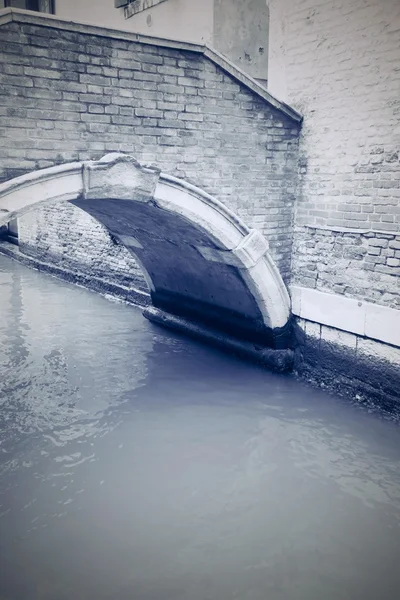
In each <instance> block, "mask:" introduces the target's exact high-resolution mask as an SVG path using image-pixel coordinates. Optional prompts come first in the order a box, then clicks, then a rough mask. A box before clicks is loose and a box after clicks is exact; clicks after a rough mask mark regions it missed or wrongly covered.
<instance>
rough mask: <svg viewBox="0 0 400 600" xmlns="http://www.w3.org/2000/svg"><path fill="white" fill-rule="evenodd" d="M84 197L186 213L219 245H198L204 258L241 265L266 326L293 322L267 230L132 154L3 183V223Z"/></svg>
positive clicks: (0, 216) (0, 186)
mask: <svg viewBox="0 0 400 600" xmlns="http://www.w3.org/2000/svg"><path fill="white" fill-rule="evenodd" d="M79 198H81V199H82V200H85V199H93V200H96V199H103V198H104V199H113V198H115V199H119V200H121V199H122V200H129V201H135V202H145V203H150V202H151V203H153V204H156V205H157V206H159V207H160V208H163V209H164V210H167V211H169V212H171V213H174V214H176V215H179V216H181V217H184V218H185V219H187V220H188V221H190V222H191V223H192V224H193V225H195V226H196V227H197V228H199V229H200V230H202V231H205V232H206V233H207V234H208V236H209V237H210V238H211V239H212V240H213V241H214V243H215V245H217V247H218V249H214V248H210V247H198V248H197V250H198V251H199V252H200V254H201V255H202V256H203V258H205V259H206V260H209V261H212V262H220V263H224V264H228V265H232V266H234V267H236V268H238V269H240V272H241V275H242V277H243V279H244V281H245V282H246V283H247V286H248V289H249V291H250V293H251V294H252V296H253V297H254V299H255V302H256V303H257V305H258V308H259V310H260V312H261V315H262V317H263V321H264V324H265V326H266V327H267V328H271V329H279V328H282V327H284V326H285V325H286V324H287V322H288V320H289V318H290V299H289V295H288V292H287V290H286V287H285V285H284V283H283V281H282V278H281V276H280V274H279V271H278V269H277V268H276V265H275V264H274V262H273V260H272V258H271V257H270V255H269V253H268V243H267V241H266V240H265V238H264V237H263V236H262V234H261V233H260V232H259V231H258V230H256V229H250V228H249V227H247V225H246V224H245V223H244V222H243V221H242V220H241V219H240V218H239V217H238V216H237V215H235V213H233V212H232V211H230V210H229V209H228V208H227V207H226V206H224V205H223V204H222V203H221V202H219V201H218V200H217V199H216V198H214V197H213V196H211V195H210V194H207V193H206V192H204V191H203V190H201V189H200V188H198V187H196V186H194V185H191V184H189V183H186V182H184V181H182V180H180V179H177V178H176V177H171V176H169V175H166V174H164V173H160V171H159V170H158V169H156V168H155V167H152V166H146V165H141V164H140V163H139V162H138V161H137V160H136V159H135V158H133V157H132V156H128V155H124V154H117V153H112V154H108V155H106V156H104V157H103V158H102V159H101V160H99V161H85V162H75V163H69V164H66V165H59V166H55V167H49V168H47V169H42V170H39V171H35V172H33V173H28V174H27V175H22V176H20V177H16V178H14V179H12V180H10V181H7V182H5V183H3V184H0V225H2V224H5V223H7V222H8V221H10V220H11V219H14V218H16V217H18V216H21V215H23V214H24V213H25V212H28V211H29V210H30V209H31V208H32V207H33V206H40V205H41V204H45V203H49V202H54V201H58V200H59V201H72V200H78V199H79ZM133 252H134V249H133ZM144 270H145V269H144ZM149 283H150V282H149ZM150 287H152V286H151V284H150Z"/></svg>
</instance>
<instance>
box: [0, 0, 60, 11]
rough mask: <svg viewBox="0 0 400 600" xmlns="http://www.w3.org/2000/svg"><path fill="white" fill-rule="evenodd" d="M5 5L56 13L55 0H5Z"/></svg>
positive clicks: (6, 6)
mask: <svg viewBox="0 0 400 600" xmlns="http://www.w3.org/2000/svg"><path fill="white" fill-rule="evenodd" d="M4 6H5V8H8V7H11V8H22V9H24V10H35V11H37V12H44V13H50V14H54V2H53V0H5V2H4Z"/></svg>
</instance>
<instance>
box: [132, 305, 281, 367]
mask: <svg viewBox="0 0 400 600" xmlns="http://www.w3.org/2000/svg"><path fill="white" fill-rule="evenodd" d="M143 316H144V317H146V319H148V320H149V321H151V322H152V323H156V324H157V325H161V326H162V327H166V328H167V329H171V330H172V331H177V332H180V333H183V334H185V335H188V336H189V337H192V338H195V339H198V340H200V341H202V342H205V343H207V344H210V345H212V346H215V347H216V348H219V349H221V350H224V351H225V352H229V353H231V354H235V355H237V356H240V357H242V358H246V359H248V360H251V361H253V362H255V363H258V364H261V365H264V366H265V367H268V368H269V369H271V370H273V371H276V372H279V373H283V372H287V371H291V370H292V367H293V351H292V350H289V349H285V350H273V349H272V348H267V347H266V346H259V345H257V344H253V343H251V342H246V341H242V340H239V339H235V338H233V337H230V336H228V335H226V334H224V333H221V332H219V331H216V330H214V329H211V328H208V327H206V326H204V325H202V324H200V323H195V322H193V321H188V320H187V319H184V318H182V317H178V316H175V315H172V314H170V313H166V312H164V311H161V310H159V309H158V308H154V307H151V306H149V307H147V308H145V309H144V311H143Z"/></svg>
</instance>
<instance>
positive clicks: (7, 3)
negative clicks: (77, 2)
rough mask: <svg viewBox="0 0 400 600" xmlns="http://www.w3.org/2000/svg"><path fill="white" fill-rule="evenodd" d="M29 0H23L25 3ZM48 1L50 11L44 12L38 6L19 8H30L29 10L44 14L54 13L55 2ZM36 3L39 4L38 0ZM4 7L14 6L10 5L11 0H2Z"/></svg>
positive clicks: (52, 0)
mask: <svg viewBox="0 0 400 600" xmlns="http://www.w3.org/2000/svg"><path fill="white" fill-rule="evenodd" d="M28 1H29V0H25V4H26V3H27V2H28ZM49 2H50V12H49V13H48V12H44V11H42V10H40V9H39V8H38V9H37V10H36V9H35V8H23V9H21V10H30V11H31V12H40V13H42V14H44V15H54V14H55V2H54V0H49ZM38 4H39V6H40V0H38ZM4 8H15V7H13V6H12V0H4Z"/></svg>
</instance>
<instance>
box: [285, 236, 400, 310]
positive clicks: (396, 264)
mask: <svg viewBox="0 0 400 600" xmlns="http://www.w3.org/2000/svg"><path fill="white" fill-rule="evenodd" d="M292 269H293V272H292V282H293V283H294V284H297V285H303V286H305V287H311V288H315V289H318V290H320V291H332V292H334V293H336V294H343V295H345V296H349V297H351V298H358V299H360V300H363V301H367V302H373V303H378V304H382V305H384V306H389V307H391V308H397V309H400V285H399V281H400V280H399V277H400V234H398V235H395V234H391V233H383V232H372V231H370V232H357V230H353V231H343V230H342V231H340V230H337V231H332V230H329V229H322V228H317V227H299V228H298V229H297V230H296V235H295V241H294V245H293V264H292Z"/></svg>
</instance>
